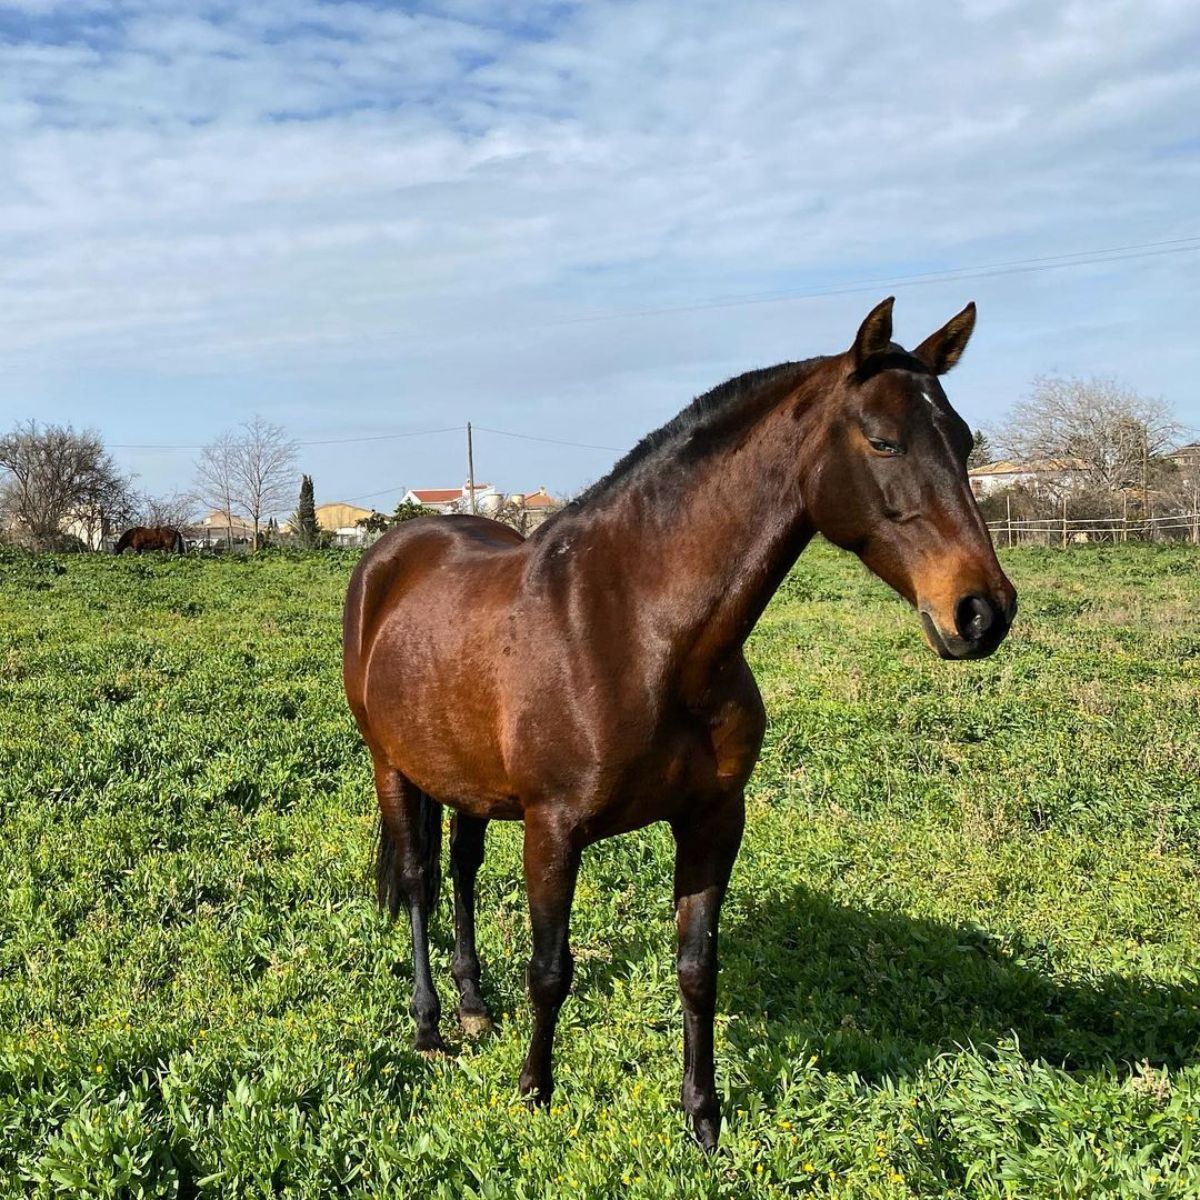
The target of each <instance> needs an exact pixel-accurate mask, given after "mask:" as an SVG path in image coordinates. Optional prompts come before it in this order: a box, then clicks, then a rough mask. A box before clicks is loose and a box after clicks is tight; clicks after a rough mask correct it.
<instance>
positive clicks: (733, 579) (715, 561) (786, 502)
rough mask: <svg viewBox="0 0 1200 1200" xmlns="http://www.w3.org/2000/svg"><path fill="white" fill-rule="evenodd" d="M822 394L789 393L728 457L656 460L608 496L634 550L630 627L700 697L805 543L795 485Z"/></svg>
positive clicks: (808, 390) (718, 453) (722, 452)
mask: <svg viewBox="0 0 1200 1200" xmlns="http://www.w3.org/2000/svg"><path fill="white" fill-rule="evenodd" d="M819 389H820V381H819V379H809V380H805V381H803V382H802V383H801V384H800V385H799V387H798V388H797V386H796V385H793V386H791V387H790V388H789V389H788V391H787V392H786V394H785V395H783V396H781V397H780V399H779V401H778V402H776V403H773V404H772V405H771V406H770V407H769V408H767V409H766V410H765V411H763V412H762V413H761V414H760V415H759V416H757V418H755V419H752V420H751V422H750V423H749V424H748V426H747V427H746V428H745V429H742V430H739V431H736V432H735V433H733V434H731V435H730V437H729V442H728V446H729V448H728V449H718V450H715V451H713V452H712V453H710V454H709V455H707V456H706V457H705V458H704V459H703V460H702V461H700V462H698V463H695V464H692V465H689V466H683V467H680V468H678V469H677V470H676V471H672V470H671V469H670V465H669V463H668V462H667V461H666V460H664V463H663V464H662V469H661V470H658V471H654V472H652V473H649V474H648V477H647V478H646V479H645V480H644V481H642V482H640V483H637V484H633V485H631V486H630V487H629V488H628V489H627V490H624V494H623V495H620V496H619V497H617V498H615V503H614V505H613V516H614V517H615V518H617V519H618V520H619V521H620V523H621V524H627V526H628V530H629V532H628V535H627V536H628V538H629V543H630V545H631V546H634V547H636V549H635V550H634V551H633V552H632V553H631V554H629V555H628V560H629V561H628V568H627V569H628V572H629V573H630V574H631V576H632V577H631V578H630V579H629V580H628V581H627V582H628V584H629V585H630V592H629V595H630V596H631V598H632V599H633V601H634V602H635V603H636V604H637V605H638V606H639V613H638V614H634V620H635V621H637V622H638V623H639V624H642V623H643V622H644V623H645V624H646V625H648V626H649V629H650V630H651V631H652V634H653V636H652V638H651V639H650V640H651V641H652V643H653V644H655V645H659V646H662V647H664V648H665V649H666V652H667V654H668V657H669V658H670V659H671V660H672V662H673V664H674V665H675V666H676V667H677V668H678V669H679V670H680V671H681V672H682V675H683V677H684V681H685V690H686V691H688V692H689V693H693V692H694V693H697V694H700V693H703V691H704V690H705V689H706V688H707V686H708V681H709V680H710V678H711V675H712V672H713V670H714V669H717V668H719V667H720V665H721V664H722V663H723V662H724V661H727V660H728V658H729V656H730V655H731V654H732V653H734V652H736V651H738V650H740V648H741V646H742V644H743V643H744V642H745V640H746V638H747V637H749V635H750V632H751V630H752V629H753V628H754V625H755V623H756V622H757V621H758V618H759V616H761V614H762V611H763V609H764V608H765V607H766V605H767V603H768V601H769V600H770V599H771V597H772V595H774V593H775V590H776V588H778V586H779V584H780V583H781V582H782V580H783V578H784V576H785V575H786V574H787V572H788V570H789V568H790V567H791V566H792V564H793V563H794V562H795V561H796V558H797V557H798V556H799V555H800V552H801V551H802V550H803V549H804V547H805V546H806V545H807V544H808V542H809V540H810V539H811V538H812V536H813V533H814V530H813V528H812V526H811V525H810V524H809V522H808V519H807V514H806V512H805V508H804V502H803V481H804V477H805V472H806V470H808V469H811V468H810V467H808V466H806V459H807V458H808V457H809V456H808V455H807V454H806V452H805V449H806V448H805V442H806V437H807V436H808V435H809V434H810V433H811V432H812V429H813V425H814V422H815V414H814V412H813V403H812V402H813V400H814V399H815V396H816V394H817V393H818V392H819ZM735 448H736V449H735ZM639 581H640V582H641V583H642V585H643V586H641V587H638V586H637V585H638V582H639Z"/></svg>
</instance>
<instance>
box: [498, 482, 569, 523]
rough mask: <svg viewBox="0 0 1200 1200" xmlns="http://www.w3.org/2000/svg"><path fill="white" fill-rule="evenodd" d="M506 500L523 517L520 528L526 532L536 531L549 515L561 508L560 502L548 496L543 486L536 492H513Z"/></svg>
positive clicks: (554, 497)
mask: <svg viewBox="0 0 1200 1200" xmlns="http://www.w3.org/2000/svg"><path fill="white" fill-rule="evenodd" d="M508 499H509V503H510V504H512V505H513V506H514V507H515V508H518V509H519V510H520V511H521V513H522V514H523V515H524V521H523V522H522V528H524V529H525V530H526V531H530V530H534V529H536V528H537V527H538V526H539V525H540V524H541V523H542V522H543V521H544V520H545V519H546V518H547V517H548V516H550V514H551V513H553V512H556V511H557V510H558V509H560V508H562V501H561V500H559V499H558V497H557V496H552V495H550V493H549V492H548V491H546V485H545V484H543V485H542V486H541V487H539V488H538V490H537V491H536V492H515V493H514V494H513V495H511V496H509V498H508Z"/></svg>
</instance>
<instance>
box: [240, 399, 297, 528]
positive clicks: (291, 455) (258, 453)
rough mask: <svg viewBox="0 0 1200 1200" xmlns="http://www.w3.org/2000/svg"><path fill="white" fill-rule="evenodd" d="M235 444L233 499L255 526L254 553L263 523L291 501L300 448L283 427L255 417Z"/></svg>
mask: <svg viewBox="0 0 1200 1200" xmlns="http://www.w3.org/2000/svg"><path fill="white" fill-rule="evenodd" d="M234 444H235V446H236V452H235V453H234V456H233V482H234V493H233V494H234V499H235V500H236V502H237V504H238V506H239V507H240V508H241V510H242V512H244V513H245V515H246V516H247V517H248V518H249V520H250V521H251V522H252V524H253V525H254V548H255V549H256V550H257V549H258V545H259V527H260V525H261V524H262V523H263V519H264V518H265V517H269V516H272V515H273V514H274V513H277V512H281V511H283V509H284V508H285V506H286V505H287V503H288V500H289V499H290V497H291V491H292V488H293V487H295V484H296V479H295V465H296V457H297V454H298V452H299V447H297V445H296V443H295V442H294V441H293V440H292V439H291V438H289V437H288V436H287V433H286V431H285V430H284V428H283V426H282V425H272V424H271V423H270V422H269V421H267V420H264V419H263V418H262V417H261V416H259V415H258V414H257V413H256V414H255V415H254V419H253V420H251V421H247V422H246V423H245V424H244V425H243V426H242V434H241V436H240V437H239V438H237V439H236V440H235V443H234Z"/></svg>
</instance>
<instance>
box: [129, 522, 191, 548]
mask: <svg viewBox="0 0 1200 1200" xmlns="http://www.w3.org/2000/svg"><path fill="white" fill-rule="evenodd" d="M126 550H132V551H133V552H134V554H146V553H149V552H151V551H155V550H161V551H163V553H165V554H182V553H183V534H181V533H180V532H179V530H178V529H173V528H172V527H171V526H170V525H155V526H152V527H151V526H147V525H135V526H134V527H133V528H132V529H127V530H125V532H124V533H123V534H121V537H120V540H119V541H118V542H117V544H116V545H115V546H114V547H113V553H114V554H124V553H125V551H126Z"/></svg>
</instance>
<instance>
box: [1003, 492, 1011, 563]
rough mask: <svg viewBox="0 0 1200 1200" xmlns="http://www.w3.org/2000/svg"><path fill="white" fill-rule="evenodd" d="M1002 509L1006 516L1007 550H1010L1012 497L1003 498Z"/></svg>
mask: <svg viewBox="0 0 1200 1200" xmlns="http://www.w3.org/2000/svg"><path fill="white" fill-rule="evenodd" d="M1004 507H1005V511H1006V512H1007V514H1008V548H1009V549H1010V550H1011V549H1012V497H1011V496H1005V497H1004Z"/></svg>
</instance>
